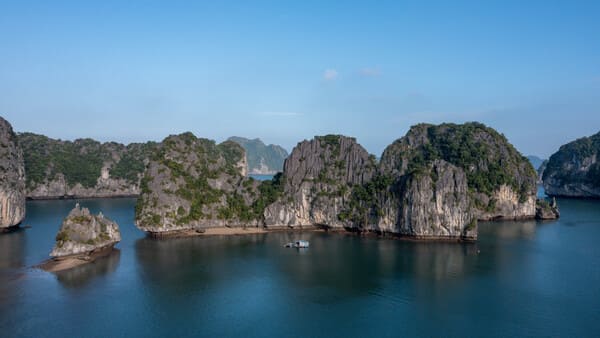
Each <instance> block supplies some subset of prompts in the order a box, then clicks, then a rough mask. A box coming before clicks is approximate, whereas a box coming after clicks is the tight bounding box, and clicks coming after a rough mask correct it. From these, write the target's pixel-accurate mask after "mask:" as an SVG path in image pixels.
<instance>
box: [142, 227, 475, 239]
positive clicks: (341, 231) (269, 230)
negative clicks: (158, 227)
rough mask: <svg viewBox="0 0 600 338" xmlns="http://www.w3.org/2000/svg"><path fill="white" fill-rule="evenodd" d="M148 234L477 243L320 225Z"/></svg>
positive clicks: (152, 234) (160, 236)
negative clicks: (316, 236) (288, 235)
mask: <svg viewBox="0 0 600 338" xmlns="http://www.w3.org/2000/svg"><path fill="white" fill-rule="evenodd" d="M145 232H146V235H147V236H148V237H150V238H154V239H168V238H186V237H203V236H205V237H212V236H244V235H258V234H268V233H282V232H285V233H294V232H322V233H333V234H340V235H346V236H358V237H371V238H385V239H395V240H404V241H412V242H449V243H476V242H477V238H470V237H444V236H436V237H425V236H408V235H403V234H396V233H391V232H378V231H348V230H346V229H343V228H341V229H333V228H325V227H320V226H304V227H297V228H290V227H285V226H280V227H271V228H264V227H246V228H244V227H215V228H205V229H198V230H196V229H187V230H175V231H168V232H150V231H145Z"/></svg>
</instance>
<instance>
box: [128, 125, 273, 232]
mask: <svg viewBox="0 0 600 338" xmlns="http://www.w3.org/2000/svg"><path fill="white" fill-rule="evenodd" d="M244 156H245V152H244V149H243V148H242V147H241V146H240V145H239V144H237V143H235V142H232V141H225V142H223V143H221V144H216V143H215V142H214V141H212V140H207V139H202V138H196V137H195V136H194V135H193V134H192V133H184V134H181V135H174V136H170V137H168V138H166V139H165V140H164V141H163V142H162V144H161V146H159V147H157V149H156V151H155V152H154V153H153V154H152V156H151V159H152V163H151V164H150V166H149V169H148V170H149V171H150V172H151V173H148V174H147V175H146V176H145V177H144V178H143V179H142V181H141V185H140V187H141V190H142V196H141V197H140V198H139V199H138V202H137V204H136V219H137V220H138V221H140V222H141V224H143V225H151V226H156V225H159V224H160V223H161V221H162V217H163V216H164V217H166V218H167V219H169V220H170V221H171V222H173V223H174V224H176V225H188V224H191V223H196V222H198V221H201V220H211V219H219V220H234V221H241V222H248V221H251V220H257V219H260V218H262V217H263V213H264V209H265V207H266V206H267V205H268V204H271V203H273V202H274V201H275V200H276V199H277V197H278V196H279V194H280V192H281V189H282V188H281V185H282V178H281V175H276V176H275V177H274V178H273V180H271V181H263V182H258V181H255V180H254V179H252V178H247V177H243V176H242V175H241V172H240V168H239V165H240V164H241V163H243V162H241V161H242V160H243V159H244ZM166 186H168V187H169V188H165V187H166ZM153 189H154V191H153ZM161 196H162V197H161ZM165 196H174V197H176V200H177V199H179V200H180V201H181V202H176V204H177V206H176V207H175V208H176V210H175V209H174V208H173V207H172V206H171V205H163V203H165V202H164V201H163V200H162V199H161V198H163V197H165ZM171 201H172V199H171ZM184 201H185V202H184ZM184 206H185V207H184ZM161 209H166V210H168V211H166V212H164V214H163V212H162V211H161ZM159 214H163V216H161V215H159ZM167 223H169V222H167Z"/></svg>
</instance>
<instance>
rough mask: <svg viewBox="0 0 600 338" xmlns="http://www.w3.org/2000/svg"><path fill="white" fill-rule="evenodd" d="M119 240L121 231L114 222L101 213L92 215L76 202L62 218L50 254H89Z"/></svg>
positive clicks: (110, 245)
mask: <svg viewBox="0 0 600 338" xmlns="http://www.w3.org/2000/svg"><path fill="white" fill-rule="evenodd" d="M120 241H121V232H120V231H119V226H118V225H117V224H116V223H115V222H113V221H111V220H110V219H108V218H106V217H104V215H102V213H99V214H98V215H92V214H91V213H90V211H89V210H88V209H87V208H81V207H80V206H79V204H77V205H76V206H75V208H74V209H73V210H71V212H69V215H68V216H67V217H66V218H65V219H64V221H63V223H62V225H61V227H60V230H59V231H58V234H57V235H56V245H55V246H54V248H53V249H52V252H51V253H50V256H52V257H64V256H71V255H81V254H85V255H89V254H92V253H93V252H96V251H101V250H107V249H112V247H113V246H114V245H115V244H116V243H118V242H120Z"/></svg>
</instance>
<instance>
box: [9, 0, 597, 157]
mask: <svg viewBox="0 0 600 338" xmlns="http://www.w3.org/2000/svg"><path fill="white" fill-rule="evenodd" d="M599 18H600V1H588V2H585V1H464V2H463V1H439V2H435V1H401V0H395V1H344V2H342V1H339V2H335V1H311V0H305V1H238V2H233V1H176V0H175V1H162V2H159V1H110V0H105V1H93V2H92V1H27V0H22V1H10V2H5V1H3V0H0V116H3V117H4V118H6V119H7V120H8V121H9V122H11V124H12V125H13V128H14V129H15V130H16V131H20V132H23V131H31V132H35V133H40V134H45V135H48V136H50V137H54V138H60V139H75V138H81V137H91V138H95V139H98V140H101V141H118V142H124V143H129V142H142V141H147V140H156V141H158V140H161V139H163V138H164V137H166V136H167V135H170V134H176V133H181V132H184V131H191V132H193V133H194V134H195V135H197V136H199V137H206V138H210V139H215V140H217V141H222V140H224V139H226V138H227V137H229V136H233V135H236V136H244V137H250V138H255V137H259V138H261V139H262V140H263V141H265V142H267V143H275V144H280V145H282V146H283V147H285V148H286V149H288V150H291V149H292V148H293V147H294V146H295V145H296V143H297V142H299V141H302V140H304V139H310V138H312V137H313V136H315V135H322V134H329V133H333V134H345V135H349V136H354V137H356V138H357V140H358V141H359V143H361V144H362V145H363V146H364V147H365V148H366V149H367V150H368V151H369V152H371V153H374V154H376V155H380V154H381V152H382V151H383V149H384V148H385V147H386V146H387V145H388V144H390V143H391V142H393V141H394V140H396V139H398V138H400V137H402V136H403V135H404V134H405V133H406V132H407V131H408V129H409V128H410V126H411V125H414V124H417V123H421V122H428V123H442V122H454V123H462V122H465V121H480V122H483V123H485V124H487V125H488V126H490V127H493V128H495V129H497V130H498V131H500V132H501V133H503V134H504V135H506V137H507V138H508V139H509V141H510V142H512V143H513V144H514V145H515V146H516V147H517V149H518V150H519V151H521V152H522V153H523V154H525V155H529V154H534V155H538V156H541V157H548V156H549V155H551V154H552V153H553V152H554V151H556V150H557V149H558V147H559V146H560V145H561V144H564V143H566V142H569V141H571V140H574V139H576V138H579V137H582V136H588V135H591V134H594V133H596V132H598V131H600V19H599Z"/></svg>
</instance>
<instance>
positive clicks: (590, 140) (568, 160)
mask: <svg viewBox="0 0 600 338" xmlns="http://www.w3.org/2000/svg"><path fill="white" fill-rule="evenodd" d="M599 157H600V133H597V134H595V135H593V136H590V137H584V138H580V139H578V140H575V141H573V142H570V143H567V144H565V145H563V146H561V147H560V149H559V150H558V151H557V152H556V153H554V154H553V155H552V156H551V157H550V159H549V160H548V163H547V165H546V168H545V170H544V174H543V181H544V189H545V190H546V194H548V195H550V196H561V197H581V198H600V158H599Z"/></svg>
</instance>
